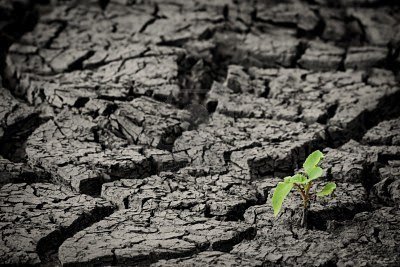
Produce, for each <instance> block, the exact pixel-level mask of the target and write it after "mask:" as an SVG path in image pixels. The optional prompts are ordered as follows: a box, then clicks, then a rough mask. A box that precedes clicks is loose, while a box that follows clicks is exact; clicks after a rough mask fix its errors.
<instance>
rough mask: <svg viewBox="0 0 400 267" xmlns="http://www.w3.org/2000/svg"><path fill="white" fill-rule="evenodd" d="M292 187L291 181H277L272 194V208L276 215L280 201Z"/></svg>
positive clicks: (281, 201) (280, 204)
mask: <svg viewBox="0 0 400 267" xmlns="http://www.w3.org/2000/svg"><path fill="white" fill-rule="evenodd" d="M292 188H293V183H286V182H279V183H278V185H277V186H276V188H275V191H274V194H273V196H272V208H273V209H274V216H275V217H276V216H277V215H278V213H279V211H280V210H281V208H282V203H283V201H284V200H285V198H286V197H287V195H288V194H289V192H290V190H292Z"/></svg>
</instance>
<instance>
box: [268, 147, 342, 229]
mask: <svg viewBox="0 0 400 267" xmlns="http://www.w3.org/2000/svg"><path fill="white" fill-rule="evenodd" d="M323 158H324V154H322V152H321V151H319V150H317V151H314V152H313V153H311V154H310V155H309V156H308V157H307V159H306V161H305V162H304V164H303V170H301V171H300V172H298V173H297V174H295V175H293V176H288V177H285V178H284V180H283V182H279V183H278V185H277V186H276V188H275V191H274V194H273V196H272V207H273V209H274V216H275V217H276V216H277V215H278V214H279V211H280V210H281V208H282V203H283V201H284V200H285V198H286V197H287V195H288V194H289V193H290V191H291V190H292V189H293V187H294V188H295V189H296V190H297V191H298V192H299V193H300V196H301V198H302V201H303V213H302V219H301V226H302V227H307V217H308V209H309V208H310V204H311V200H315V199H316V197H325V196H329V195H331V194H332V193H333V191H334V190H335V189H336V184H335V183H333V182H329V183H327V184H326V185H325V186H324V187H323V188H322V189H321V190H320V191H318V192H316V193H312V192H311V187H312V185H313V182H314V180H316V179H318V178H319V177H321V176H322V174H323V170H322V168H321V167H319V166H318V164H319V162H320V161H321V160H322V159H323Z"/></svg>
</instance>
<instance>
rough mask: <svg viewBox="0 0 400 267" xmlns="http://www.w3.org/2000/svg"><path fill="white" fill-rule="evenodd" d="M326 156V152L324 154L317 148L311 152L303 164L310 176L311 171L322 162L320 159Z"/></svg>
mask: <svg viewBox="0 0 400 267" xmlns="http://www.w3.org/2000/svg"><path fill="white" fill-rule="evenodd" d="M323 157H324V154H322V152H321V151H319V150H316V151H314V152H313V153H311V154H310V155H309V156H308V157H307V159H306V161H305V162H304V164H303V168H304V170H305V171H306V173H307V175H308V176H310V171H311V170H312V169H313V168H315V167H317V164H318V163H319V162H320V160H321V159H322V158H323Z"/></svg>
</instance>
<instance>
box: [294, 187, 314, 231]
mask: <svg viewBox="0 0 400 267" xmlns="http://www.w3.org/2000/svg"><path fill="white" fill-rule="evenodd" d="M295 186H296V188H297V190H298V191H299V192H300V194H301V198H302V199H303V212H302V215H301V222H300V225H301V227H304V228H307V226H308V208H309V203H310V198H309V192H310V188H311V182H310V183H308V184H307V185H306V186H305V187H304V188H302V187H301V186H300V185H298V184H295Z"/></svg>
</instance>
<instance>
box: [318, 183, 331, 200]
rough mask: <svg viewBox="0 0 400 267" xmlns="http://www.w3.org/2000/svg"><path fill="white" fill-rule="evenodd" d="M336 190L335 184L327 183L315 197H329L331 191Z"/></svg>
mask: <svg viewBox="0 0 400 267" xmlns="http://www.w3.org/2000/svg"><path fill="white" fill-rule="evenodd" d="M335 189H336V184H335V183H333V182H330V183H327V184H326V185H325V186H324V188H322V190H321V191H319V192H318V193H317V196H319V197H324V196H329V195H330V194H332V193H333V191H334V190H335Z"/></svg>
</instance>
